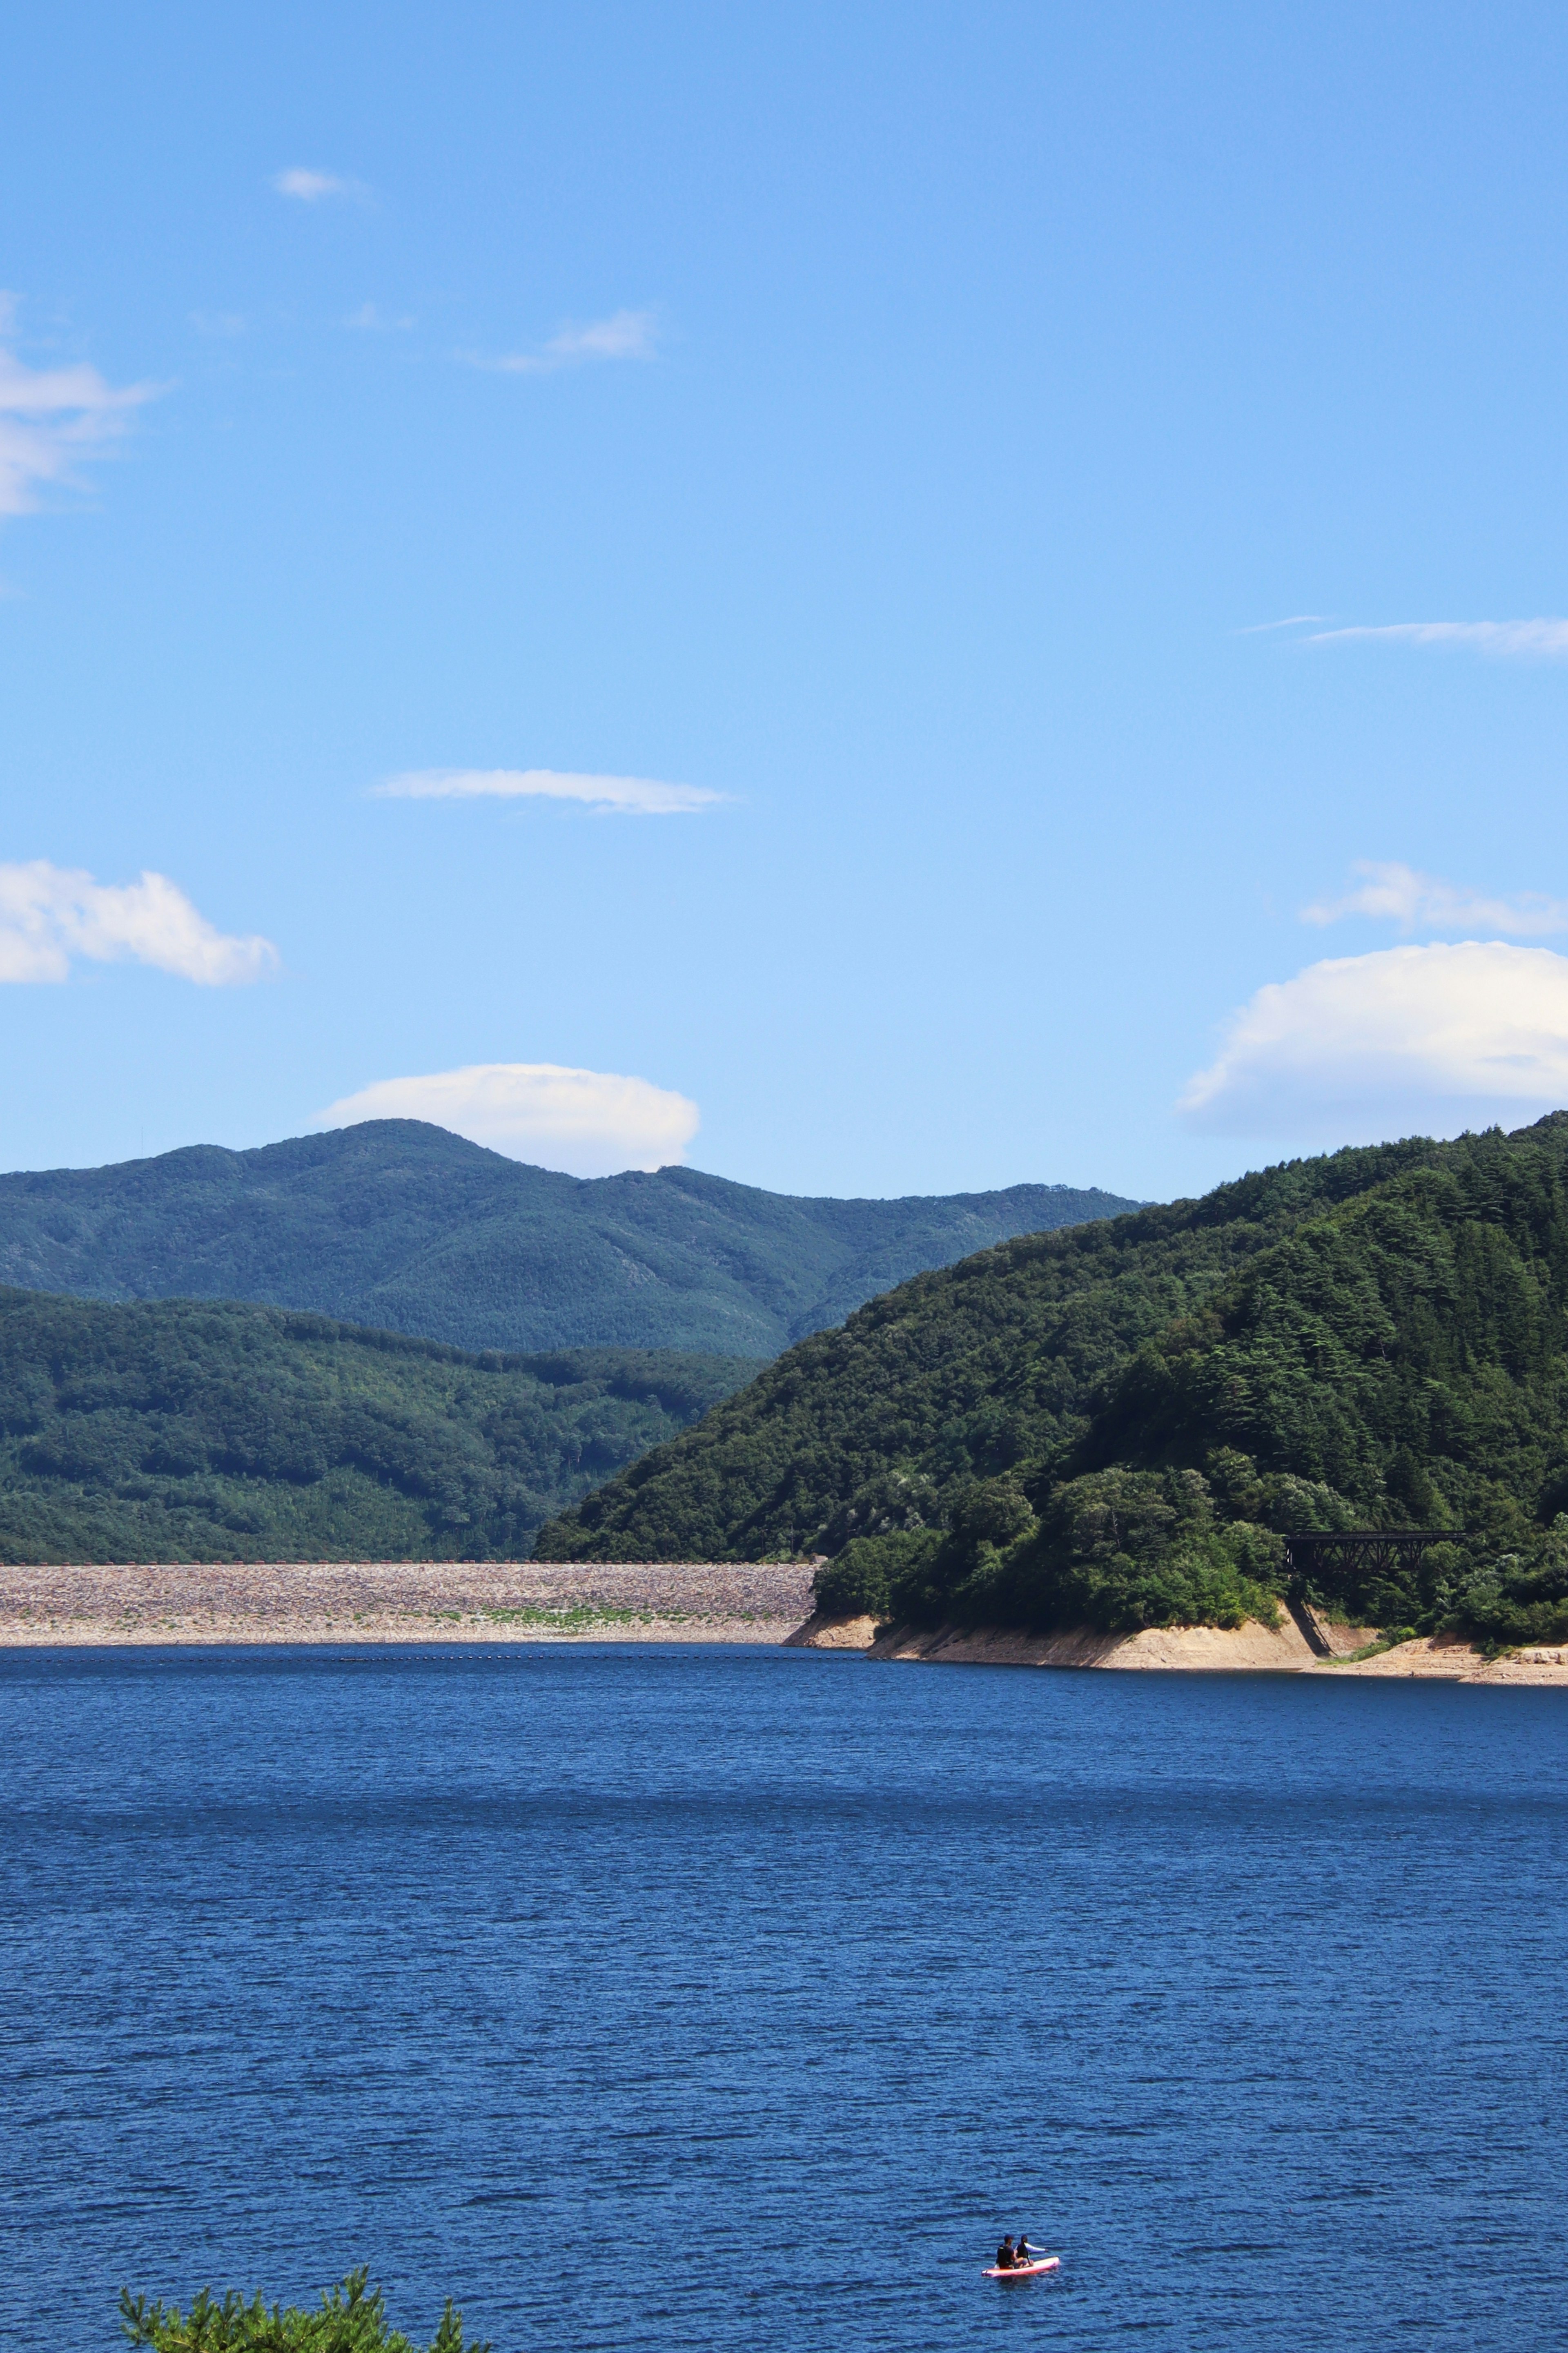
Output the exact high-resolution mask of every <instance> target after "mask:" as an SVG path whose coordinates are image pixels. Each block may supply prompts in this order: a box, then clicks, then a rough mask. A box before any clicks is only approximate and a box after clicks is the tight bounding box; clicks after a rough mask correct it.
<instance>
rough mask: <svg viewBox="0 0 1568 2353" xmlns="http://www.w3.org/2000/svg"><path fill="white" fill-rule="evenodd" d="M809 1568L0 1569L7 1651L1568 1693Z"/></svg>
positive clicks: (1334, 1632)
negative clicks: (993, 1602) (1040, 1623)
mask: <svg viewBox="0 0 1568 2353" xmlns="http://www.w3.org/2000/svg"><path fill="white" fill-rule="evenodd" d="M815 1566H816V1564H815V1563H813V1562H765V1563H759V1562H743V1561H737V1562H731V1561H726V1562H713V1561H628V1562H618V1563H616V1564H614V1565H608V1564H601V1563H596V1562H595V1563H584V1564H579V1563H574V1562H567V1563H562V1562H550V1561H479V1562H476V1561H266V1562H237V1561H229V1562H221V1563H202V1562H163V1563H149V1564H137V1565H133V1566H130V1567H110V1566H102V1565H90V1564H75V1565H71V1566H67V1567H31V1568H6V1567H0V1651H3V1650H14V1651H15V1650H103V1649H126V1648H133V1647H138V1646H140V1647H153V1646H157V1647H166V1648H181V1647H188V1648H193V1649H196V1648H205V1647H219V1646H221V1647H236V1648H238V1647H245V1646H251V1645H255V1646H263V1645H268V1644H270V1645H273V1646H276V1647H279V1648H282V1647H293V1646H297V1645H311V1644H315V1645H333V1646H341V1645H342V1644H344V1643H351V1642H363V1643H373V1642H374V1643H420V1644H430V1643H444V1644H445V1643H454V1642H460V1643H478V1642H483V1643H487V1644H489V1645H490V1646H492V1647H494V1646H495V1645H498V1644H502V1643H508V1642H579V1643H581V1642H652V1643H672V1642H744V1643H754V1644H757V1645H760V1646H763V1647H770V1648H779V1647H784V1648H787V1649H791V1650H813V1651H837V1653H839V1654H840V1655H841V1656H853V1657H858V1658H861V1659H868V1660H874V1661H877V1662H899V1663H907V1664H918V1665H934V1666H1016V1667H1054V1668H1057V1669H1058V1670H1059V1669H1064V1668H1066V1669H1075V1670H1078V1671H1079V1672H1083V1671H1086V1670H1087V1671H1093V1672H1107V1671H1110V1672H1122V1673H1129V1672H1131V1673H1139V1672H1142V1673H1145V1674H1171V1673H1177V1674H1182V1673H1184V1674H1215V1673H1219V1674H1288V1675H1310V1676H1320V1677H1321V1676H1337V1677H1341V1678H1352V1679H1353V1680H1356V1681H1361V1680H1363V1679H1367V1680H1376V1681H1388V1680H1391V1679H1401V1678H1403V1679H1405V1680H1410V1679H1418V1680H1421V1681H1427V1682H1443V1683H1465V1684H1479V1683H1487V1684H1492V1685H1498V1684H1533V1685H1536V1686H1543V1685H1544V1686H1552V1685H1555V1686H1560V1687H1563V1688H1568V1644H1565V1645H1563V1647H1562V1648H1558V1647H1556V1646H1554V1645H1544V1644H1527V1645H1521V1648H1520V1649H1519V1650H1518V1651H1512V1652H1510V1653H1509V1654H1508V1655H1506V1656H1504V1657H1502V1658H1500V1659H1491V1660H1488V1659H1485V1658H1483V1657H1482V1656H1481V1654H1480V1652H1479V1651H1477V1650H1476V1649H1475V1648H1474V1647H1473V1646H1472V1645H1471V1644H1469V1643H1468V1642H1466V1641H1463V1640H1462V1638H1460V1637H1459V1636H1458V1635H1450V1634H1439V1635H1424V1636H1419V1637H1417V1638H1416V1639H1415V1640H1414V1641H1408V1642H1402V1643H1399V1644H1396V1645H1394V1647H1392V1648H1390V1649H1388V1650H1386V1651H1377V1652H1375V1654H1374V1655H1373V1656H1372V1657H1370V1658H1355V1657H1352V1656H1350V1655H1347V1654H1348V1653H1350V1652H1352V1651H1354V1650H1356V1649H1358V1648H1360V1647H1363V1646H1364V1645H1365V1644H1366V1643H1368V1642H1369V1641H1373V1640H1375V1638H1376V1631H1377V1630H1376V1629H1375V1628H1373V1627H1346V1626H1334V1625H1331V1624H1330V1623H1329V1622H1328V1621H1327V1620H1322V1619H1321V1618H1317V1617H1315V1616H1314V1626H1315V1630H1316V1632H1317V1635H1318V1637H1319V1640H1320V1641H1324V1642H1326V1643H1327V1644H1328V1646H1329V1648H1330V1649H1331V1651H1336V1652H1338V1653H1339V1655H1338V1656H1337V1657H1324V1656H1322V1655H1321V1653H1320V1652H1319V1651H1316V1650H1314V1649H1313V1647H1312V1645H1311V1644H1310V1642H1309V1641H1308V1640H1307V1636H1306V1634H1305V1633H1304V1632H1303V1631H1302V1630H1301V1627H1300V1624H1298V1623H1297V1621H1296V1620H1295V1619H1294V1618H1293V1617H1292V1615H1291V1614H1290V1612H1289V1611H1281V1614H1280V1622H1279V1626H1278V1627H1268V1626H1263V1625H1259V1624H1258V1623H1256V1622H1254V1621H1249V1622H1248V1623H1247V1625H1245V1626H1240V1627H1237V1628H1235V1629H1227V1628H1224V1627H1218V1626H1162V1627H1149V1628H1146V1629H1145V1630H1143V1631H1142V1633H1137V1634H1101V1633H1098V1632H1096V1631H1095V1630H1093V1629H1092V1628H1089V1627H1076V1628H1067V1629H1063V1630H1058V1631H1057V1632H1055V1633H1052V1634H1031V1633H1026V1632H1020V1631H1018V1630H1016V1629H1010V1628H1003V1627H993V1628H976V1629H966V1628H960V1627H955V1626H943V1627H937V1628H934V1629H932V1628H914V1627H889V1628H886V1629H884V1630H882V1631H881V1632H880V1633H879V1632H878V1630H877V1627H876V1625H875V1624H874V1622H873V1621H872V1620H871V1619H869V1618H865V1617H861V1618H843V1617H838V1618H828V1617H824V1616H822V1615H820V1614H819V1613H816V1612H815V1611H814V1610H813V1607H812V1592H811V1580H812V1574H813V1569H814V1567H815Z"/></svg>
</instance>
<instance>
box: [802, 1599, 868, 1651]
mask: <svg viewBox="0 0 1568 2353" xmlns="http://www.w3.org/2000/svg"><path fill="white" fill-rule="evenodd" d="M876 1639H877V1621H876V1620H875V1619H874V1618H833V1617H829V1616H828V1615H827V1614H826V1612H825V1611H823V1610H821V1609H815V1610H813V1612H812V1614H811V1616H810V1617H809V1618H808V1619H807V1620H806V1621H805V1625H804V1626H797V1627H796V1628H795V1632H794V1633H793V1634H791V1635H789V1636H787V1637H786V1641H787V1643H788V1647H789V1648H790V1649H791V1650H795V1651H868V1650H869V1649H870V1647H871V1645H872V1643H873V1642H874V1641H876Z"/></svg>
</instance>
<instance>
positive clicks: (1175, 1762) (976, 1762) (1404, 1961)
mask: <svg viewBox="0 0 1568 2353" xmlns="http://www.w3.org/2000/svg"><path fill="white" fill-rule="evenodd" d="M1565 1829H1568V1697H1564V1696H1563V1695H1561V1694H1557V1693H1555V1692H1551V1691H1531V1690H1505V1691H1496V1690H1485V1689H1476V1690H1458V1689H1453V1688H1447V1687H1445V1686H1442V1685H1439V1684H1427V1685H1417V1684H1411V1683H1364V1682H1363V1683H1356V1684H1353V1685H1349V1684H1336V1683H1328V1682H1324V1681H1318V1680H1312V1681H1309V1682H1294V1681H1290V1680H1288V1679H1272V1678H1258V1679H1251V1678H1245V1679H1243V1678H1224V1677H1185V1676H1174V1675H1172V1676H1158V1675H1151V1676H1139V1675H1118V1674H1066V1673H1042V1672H1032V1671H1027V1670H1011V1671H1010V1670H1007V1669H989V1668H966V1669H957V1668H950V1669H947V1670H937V1669H933V1668H918V1667H874V1666H870V1665H868V1664H867V1663H866V1662H864V1661H862V1660H859V1659H857V1658H844V1657H837V1658H836V1657H831V1656H823V1655H820V1654H818V1655H814V1654H812V1653H809V1652H798V1651H762V1650H740V1649H736V1650H723V1649H719V1650H715V1649H699V1648H696V1647H692V1648H689V1649H687V1648H682V1649H670V1650H667V1649H651V1648H635V1647H632V1646H626V1647H624V1648H605V1649H547V1648H538V1649H530V1648H516V1649H508V1650H506V1651H502V1652H499V1653H494V1652H492V1653H476V1652H475V1651H468V1650H460V1651H459V1650H453V1651H428V1652H414V1651H406V1650H356V1651H348V1652H341V1651H270V1652H268V1651H226V1652H225V1651H218V1652H214V1651H112V1652H62V1651H54V1652H39V1651H34V1652H20V1653H18V1652H9V1653H0V1935H3V1946H0V2036H3V2042H0V2341H3V2342H5V2344H8V2345H9V2344H16V2345H17V2346H19V2347H21V2346H26V2347H27V2348H32V2347H34V2346H35V2345H36V2346H38V2347H42V2346H43V2345H44V2344H46V2343H47V2344H48V2345H50V2346H53V2345H56V2344H58V2345H61V2346H68V2347H70V2348H72V2353H99V2348H109V2347H110V2346H112V2345H114V2344H115V2343H116V2342H117V2336H116V2329H115V2323H114V2312H113V2307H114V2301H115V2296H116V2294H117V2291H118V2289H119V2287H120V2285H121V2283H122V2282H126V2283H130V2284H132V2285H133V2286H135V2287H138V2288H144V2289H146V2290H148V2291H150V2292H153V2293H157V2294H160V2295H163V2296H165V2297H179V2298H180V2299H181V2300H184V2298H185V2297H187V2296H188V2295H189V2294H190V2292H191V2291H192V2290H193V2289H194V2288H195V2287H197V2286H199V2285H201V2284H203V2283H204V2282H210V2283H212V2284H215V2285H216V2286H223V2285H226V2284H237V2285H241V2286H245V2287H247V2288H248V2287H251V2286H254V2285H258V2284H259V2285H261V2286H263V2287H265V2288H266V2290H267V2291H268V2295H281V2296H283V2297H286V2298H299V2299H302V2300H313V2298H314V2294H315V2292H316V2290H317V2289H319V2288H320V2287H321V2285H322V2284H325V2283H326V2282H328V2281H330V2280H332V2279H335V2278H337V2277H338V2276H340V2275H341V2274H342V2273H344V2272H345V2271H347V2270H348V2269H349V2267H350V2266H351V2265H352V2264H353V2263H356V2262H362V2261H363V2262H365V2263H369V2264H370V2266H371V2269H372V2272H373V2274H374V2275H375V2276H376V2277H377V2278H379V2279H380V2280H381V2281H383V2282H384V2284H385V2286H386V2289H387V2293H388V2301H389V2305H390V2307H391V2310H392V2312H393V2315H394V2316H395V2317H396V2318H398V2319H399V2320H401V2322H402V2324H403V2325H404V2326H405V2327H408V2328H409V2329H410V2332H411V2333H415V2334H416V2335H417V2336H418V2337H419V2340H420V2341H421V2342H424V2341H426V2340H427V2338H428V2337H429V2336H430V2335H431V2334H432V2333H433V2332H434V2328H435V2324H436V2321H437V2317H438V2316H439V2310H440V2306H441V2302H442V2299H443V2297H444V2295H446V2294H447V2292H448V2291H450V2292H451V2293H452V2294H453V2295H455V2296H456V2298H457V2299H458V2302H459V2304H460V2305H461V2306H462V2307H463V2310H464V2313H465V2316H466V2318H467V2320H468V2325H469V2327H470V2328H477V2329H478V2330H479V2332H480V2333H481V2334H482V2335H484V2336H487V2337H491V2338H493V2339H494V2341H495V2343H496V2346H497V2348H498V2353H511V2349H512V2348H522V2347H530V2348H574V2353H578V2348H598V2347H605V2348H617V2353H620V2348H660V2353H663V2349H664V2348H672V2353H673V2348H683V2353H684V2348H703V2347H724V2348H730V2347H743V2348H749V2349H750V2348H758V2353H763V2349H764V2348H789V2353H807V2348H827V2353H833V2348H878V2347H897V2348H900V2353H904V2348H909V2349H910V2353H913V2348H943V2353H947V2348H969V2347H984V2346H989V2345H992V2344H998V2345H1001V2344H1006V2345H1009V2346H1011V2345H1015V2344H1016V2343H1018V2342H1019V2341H1020V2340H1022V2341H1023V2342H1025V2343H1027V2344H1030V2345H1040V2346H1047V2345H1048V2346H1050V2347H1052V2348H1064V2353H1066V2349H1067V2348H1074V2349H1075V2353H1076V2348H1083V2353H1104V2348H1109V2347H1112V2346H1115V2345H1119V2344H1122V2343H1126V2344H1129V2345H1137V2346H1139V2347H1142V2348H1149V2353H1182V2348H1194V2353H1198V2349H1199V2348H1202V2353H1213V2348H1237V2353H1240V2349H1241V2348H1246V2353H1253V2348H1258V2353H1262V2348H1268V2353H1310V2348H1318V2347H1324V2348H1334V2353H1372V2348H1381V2347H1384V2346H1398V2347H1409V2348H1413V2353H1431V2348H1446V2347H1454V2348H1460V2347H1463V2348H1467V2353H1476V2348H1502V2347H1508V2348H1514V2347H1518V2348H1532V2353H1533V2348H1539V2347H1542V2346H1549V2345H1558V2344H1563V2343H1564V2342H1568V2327H1565V2325H1564V2321H1563V2309H1564V2291H1563V2275H1562V2274H1563V2212H1564V2200H1565V2196H1568V2156H1565V2151H1564V2139H1563V2122H1562V2118H1563V2075H1564V2065H1565V2063H1564V2058H1563V2043H1562V2039H1561V2031H1560V2030H1561V2017H1562V2010H1563V1987H1564V1957H1565V1954H1564V1947H1565V1936H1568V1914H1565V1908H1564V1897H1563V1888H1564V1864H1565V1863H1568V1842H1565V1836H1564V1832H1565ZM1020 2225H1022V2226H1025V2227H1026V2228H1027V2229H1028V2230H1029V2231H1030V2232H1031V2234H1032V2235H1034V2236H1035V2237H1037V2238H1043V2239H1044V2240H1045V2241H1046V2242H1047V2244H1048V2245H1050V2246H1052V2247H1053V2248H1056V2249H1058V2250H1059V2251H1060V2253H1061V2255H1062V2268H1061V2271H1060V2273H1059V2274H1058V2275H1057V2276H1056V2278H1054V2279H1052V2280H1047V2281H1041V2282H1038V2283H1032V2284H1009V2285H1005V2286H999V2285H996V2284H992V2283H990V2282H986V2281H984V2280H982V2279H981V2278H980V2276H979V2271H980V2266H981V2264H982V2263H983V2262H984V2261H985V2260H988V2258H989V2253H990V2251H991V2250H992V2249H993V2248H994V2245H995V2242H996V2240H997V2238H998V2237H999V2236H1000V2234H1001V2232H1003V2231H1004V2230H1007V2229H1015V2230H1016V2229H1017V2228H1018V2227H1019V2226H1020ZM46 2313H47V2314H48V2315H50V2316H52V2317H51V2323H50V2327H49V2329H48V2332H47V2334H38V2335H35V2334H33V2333H32V2329H31V2327H30V2323H31V2322H32V2321H33V2320H34V2318H35V2316H40V2315H43V2314H46Z"/></svg>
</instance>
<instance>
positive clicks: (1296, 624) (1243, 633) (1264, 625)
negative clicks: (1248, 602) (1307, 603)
mask: <svg viewBox="0 0 1568 2353" xmlns="http://www.w3.org/2000/svg"><path fill="white" fill-rule="evenodd" d="M1322 617H1323V616H1322V614H1321V613H1291V614H1290V615H1289V616H1288V617H1287V618H1286V619H1285V620H1283V621H1252V622H1249V623H1248V625H1247V628H1245V629H1237V633H1236V634H1237V637H1238V638H1261V637H1266V636H1267V635H1268V631H1269V630H1270V629H1300V628H1305V627H1306V625H1307V623H1308V622H1309V621H1321V619H1322Z"/></svg>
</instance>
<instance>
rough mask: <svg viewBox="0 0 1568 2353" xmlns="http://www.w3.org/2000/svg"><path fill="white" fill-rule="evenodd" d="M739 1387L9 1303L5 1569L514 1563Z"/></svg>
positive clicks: (0, 1310) (695, 1376)
mask: <svg viewBox="0 0 1568 2353" xmlns="http://www.w3.org/2000/svg"><path fill="white" fill-rule="evenodd" d="M754 1369H755V1366H754V1364H753V1363H752V1362H748V1361H747V1360H745V1359H743V1358H742V1359H740V1360H736V1359H734V1358H729V1357H713V1356H707V1357H704V1356H689V1355H686V1354H678V1353H676V1352H674V1351H668V1352H658V1351H639V1350H633V1349H609V1348H605V1349H582V1350H568V1351H564V1352H562V1353H559V1354H556V1355H553V1356H466V1355H464V1354H462V1353H461V1352H460V1351H459V1350H458V1349H456V1348H446V1347H443V1346H441V1345H439V1343H437V1342H434V1341H426V1340H410V1339H405V1338H403V1337H401V1336H399V1335H395V1334H390V1333H377V1332H368V1331H365V1330H363V1329H361V1328H360V1327H358V1326H356V1325H352V1324H332V1323H329V1322H328V1321H327V1320H326V1318H325V1317H323V1316H318V1315H295V1314H287V1313H285V1312H282V1311H280V1310H278V1309H274V1308H267V1307H244V1306H235V1305H227V1304H226V1305H208V1304H205V1303H191V1302H189V1301H159V1302H153V1303H145V1304H142V1305H136V1306H124V1307H104V1306H98V1305H93V1304H89V1303H88V1302H86V1301H83V1300H75V1299H61V1298H53V1297H48V1296H47V1295H44V1294H40V1293H37V1292H19V1291H0V1561H3V1562H26V1563H34V1562H37V1563H43V1562H49V1561H65V1560H76V1561H82V1560H89V1561H142V1560H163V1561H179V1560H205V1561H221V1560H404V1559H420V1560H434V1559H442V1560H445V1559H458V1560H489V1559H520V1558H523V1557H525V1556H527V1554H528V1551H529V1549H530V1546H531V1543H532V1540H533V1535H534V1531H535V1530H536V1529H537V1528H538V1526H539V1524H540V1522H541V1521H542V1519H544V1518H545V1517H546V1515H547V1514H549V1513H550V1512H552V1511H556V1510H559V1509H560V1507H561V1505H562V1504H564V1503H567V1502H569V1501H571V1500H572V1498H573V1497H574V1495H580V1494H582V1493H584V1490H585V1489H586V1488H588V1487H589V1486H591V1485H592V1484H593V1483H594V1482H595V1481H596V1480H599V1479H603V1478H604V1477H605V1475H606V1473H607V1472H611V1471H614V1470H615V1469H616V1467H617V1466H618V1465H619V1464H621V1463H624V1462H626V1461H630V1460H631V1459H632V1458H633V1457H635V1456H637V1455H638V1454H641V1453H643V1452H644V1451H646V1450H647V1448H648V1447H649V1446H651V1445H654V1444H657V1443H658V1441H659V1440H662V1439H667V1438H668V1437H670V1436H671V1435H672V1434H673V1433H674V1432H675V1431H677V1430H680V1429H682V1428H684V1427H685V1426H686V1425H687V1424H688V1423H689V1422H691V1421H693V1420H695V1419H697V1417H698V1416H699V1415H700V1414H701V1413H703V1412H705V1411H706V1410H707V1409H708V1408H709V1407H710V1406H711V1405H712V1404H714V1403H715V1402H716V1401H717V1400H718V1399H720V1398H723V1397H726V1396H728V1395H729V1394H730V1393H731V1391H732V1390H733V1389H735V1388H738V1387H739V1385H740V1384H741V1382H742V1381H743V1380H744V1379H745V1378H746V1377H747V1376H748V1374H750V1373H751V1372H752V1371H753V1370H754Z"/></svg>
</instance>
